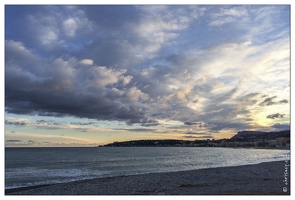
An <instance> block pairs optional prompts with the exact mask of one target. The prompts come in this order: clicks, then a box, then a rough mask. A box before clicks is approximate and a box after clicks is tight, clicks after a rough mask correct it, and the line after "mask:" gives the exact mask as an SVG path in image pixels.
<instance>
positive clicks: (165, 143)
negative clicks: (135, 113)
mask: <svg viewBox="0 0 295 200" xmlns="http://www.w3.org/2000/svg"><path fill="white" fill-rule="evenodd" d="M277 138H287V139H289V138H290V130H285V131H279V132H261V131H241V132H238V133H237V134H236V135H234V136H233V137H232V138H230V139H220V140H215V139H212V140H210V139H206V140H195V141H191V140H173V139H170V140H169V139H168V140H132V141H124V142H113V143H110V144H106V145H104V146H105V147H214V146H215V147H228V146H245V147H250V146H255V145H257V144H255V143H256V142H257V141H259V140H263V141H264V142H266V141H269V140H275V139H277ZM289 140H290V139H289ZM233 143H234V144H233ZM239 143H241V144H239ZM244 143H247V144H244ZM289 143H290V142H289Z"/></svg>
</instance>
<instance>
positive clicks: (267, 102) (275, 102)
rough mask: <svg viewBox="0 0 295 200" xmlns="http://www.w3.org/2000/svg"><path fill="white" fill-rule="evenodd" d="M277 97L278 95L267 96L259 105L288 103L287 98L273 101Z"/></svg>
mask: <svg viewBox="0 0 295 200" xmlns="http://www.w3.org/2000/svg"><path fill="white" fill-rule="evenodd" d="M276 98H277V96H273V97H268V98H265V99H264V100H263V101H262V102H261V103H260V104H259V105H260V106H271V105H276V104H285V103H288V100H286V99H283V100H281V101H273V100H274V99H276Z"/></svg>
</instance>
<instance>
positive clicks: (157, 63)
mask: <svg viewBox="0 0 295 200" xmlns="http://www.w3.org/2000/svg"><path fill="white" fill-rule="evenodd" d="M253 9H254V8H253ZM255 9H257V8H255ZM6 11H7V12H6V14H5V16H6V18H5V20H6V21H5V24H6V25H7V26H6V27H7V28H6V31H5V36H6V37H5V39H6V41H5V111H6V112H7V113H14V114H30V115H40V116H55V117H67V116H74V117H78V118H88V119H97V120H117V121H123V122H125V123H126V124H128V125H133V124H140V125H141V126H143V127H152V126H158V125H160V123H161V120H162V119H164V120H166V119H168V120H175V121H181V122H184V125H186V126H194V127H198V128H202V129H205V128H206V129H208V130H210V131H213V132H216V131H219V130H222V129H225V128H233V129H239V130H243V129H244V128H249V126H250V125H248V124H247V123H245V121H246V119H240V120H238V119H237V115H246V114H248V113H249V110H247V108H246V107H247V106H251V105H254V104H256V103H257V102H260V104H259V103H258V104H259V105H260V106H270V105H274V104H284V103H288V101H287V100H281V101H275V100H276V98H277V97H276V96H273V97H269V96H267V95H265V96H263V99H262V100H261V99H260V101H258V100H257V99H258V98H257V96H258V95H259V93H250V94H247V95H245V96H242V97H237V96H238V94H240V91H239V89H240V84H241V83H240V82H239V83H237V82H236V79H237V77H236V76H235V75H234V76H233V75H231V70H232V69H230V68H228V70H227V71H226V73H225V71H222V70H220V69H217V68H219V67H218V66H216V67H217V68H216V70H217V71H218V72H217V73H219V74H215V73H213V71H214V70H213V68H211V67H208V66H207V65H210V66H211V64H212V66H215V64H218V63H216V60H218V58H219V57H220V55H223V54H220V53H219V52H223V51H222V50H223V46H222V45H224V46H228V45H229V44H228V43H225V44H222V45H221V46H220V44H221V43H222V42H220V35H219V34H221V32H220V31H211V32H210V34H206V37H203V38H202V39H200V38H198V37H195V36H196V35H202V34H204V33H203V32H202V30H205V29H202V28H206V29H207V28H208V27H207V26H206V23H204V22H202V23H200V22H201V21H203V20H202V19H201V18H200V17H202V16H203V17H205V11H207V12H209V14H210V13H214V12H215V11H218V9H216V8H214V7H210V8H209V7H202V6H201V7H192V6H94V5H91V6H26V7H22V6H15V7H14V6H6ZM212 16H213V15H212ZM214 16H215V15H214ZM265 16H267V15H265ZM207 17H208V16H206V17H205V18H206V20H205V21H208V19H209V20H210V18H208V19H207ZM211 20H213V19H211ZM215 23H216V21H215ZM10 24H13V26H11V25H10ZM278 24H279V23H278ZM189 25H193V26H191V27H190V26H189ZM195 25H198V26H203V27H200V28H198V29H196V28H195ZM233 27H235V26H233ZM244 27H248V26H244ZM211 28H212V27H211ZM236 28H238V27H237V26H236ZM19 30H22V34H19ZM225 30H226V28H224V29H223V32H224V31H225ZM228 30H232V29H228ZM231 32H234V31H231ZM238 32H239V33H240V32H241V31H240V30H238ZM243 32H244V28H243ZM232 34H233V33H231V34H229V35H231V36H232ZM191 36H193V37H191ZM216 36H218V37H216ZM236 37H237V36H236ZM216 38H218V39H216ZM230 38H232V37H230ZM176 39H177V40H176ZM205 40H206V41H205ZM20 41H21V42H20ZM207 41H210V43H212V44H214V45H212V46H210V48H208V46H207V44H206V42H207ZM217 41H218V42H217ZM239 41H240V40H239ZM216 42H217V43H218V44H216ZM195 44H198V45H197V47H196V45H195ZM205 44H206V45H205ZM231 44H233V49H235V48H236V47H235V45H237V47H238V48H245V47H244V46H245V45H244V46H243V45H242V46H240V45H239V44H236V43H235V42H233V43H231ZM205 46H206V47H205ZM183 49H185V51H184V50H183ZM230 49H231V48H228V47H227V50H229V52H231V50H230ZM243 52H244V50H243ZM243 56H245V58H246V57H247V55H243ZM238 59H239V58H237V62H238ZM221 62H223V61H221ZM234 65H237V63H235V64H234ZM205 66H206V68H205ZM221 68H222V67H221ZM207 69H208V70H207ZM221 74H222V75H221ZM223 74H229V75H226V76H224V75H223ZM212 75H213V76H212ZM219 75H220V76H219ZM239 76H243V75H242V74H239ZM214 77H215V78H214ZM218 84H219V85H218ZM220 85H221V86H220ZM223 85H225V86H226V90H222V91H223V92H219V91H218V87H222V86H223ZM228 88H229V89H228ZM238 91H239V92H238ZM228 100H231V101H228ZM234 101H235V102H234ZM237 101H238V103H237ZM191 104H193V105H191ZM237 104H238V105H237ZM198 106H200V107H198ZM270 117H272V116H270ZM274 117H275V116H274ZM247 120H249V119H247ZM5 123H6V124H14V125H25V124H23V123H22V122H5ZM93 123H94V122H87V123H79V122H72V123H71V124H72V125H81V126H87V125H93ZM36 124H37V125H38V127H39V128H40V127H42V125H44V126H43V127H46V126H47V128H53V127H52V125H56V126H59V125H62V124H60V123H57V122H52V121H45V120H37V121H36ZM48 125H50V126H51V127H50V126H48ZM140 130H142V131H143V130H146V129H138V131H140Z"/></svg>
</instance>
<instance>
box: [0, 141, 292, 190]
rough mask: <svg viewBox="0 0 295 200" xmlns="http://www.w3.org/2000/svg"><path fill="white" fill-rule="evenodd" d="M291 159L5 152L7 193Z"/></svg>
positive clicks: (232, 151)
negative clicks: (90, 181)
mask: <svg viewBox="0 0 295 200" xmlns="http://www.w3.org/2000/svg"><path fill="white" fill-rule="evenodd" d="M289 159H290V150H281V149H246V148H218V147H75V148H72V147H67V148H60V147H59V148H52V147H51V148H45V147H44V148H43V147H42V148H41V147H40V148H5V189H10V188H18V187H27V186H36V185H43V184H54V183H65V182H71V181H76V180H83V179H92V178H102V177H112V176H125V175H134V174H146V173H161V172H173V171H185V170H195V169H203V168H216V167H227V166H238V165H248V164H258V163H262V162H270V161H284V160H289Z"/></svg>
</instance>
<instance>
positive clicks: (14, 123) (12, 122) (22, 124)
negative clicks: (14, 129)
mask: <svg viewBox="0 0 295 200" xmlns="http://www.w3.org/2000/svg"><path fill="white" fill-rule="evenodd" d="M5 124H6V125H15V126H26V125H27V123H26V122H24V121H9V120H5Z"/></svg>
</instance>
